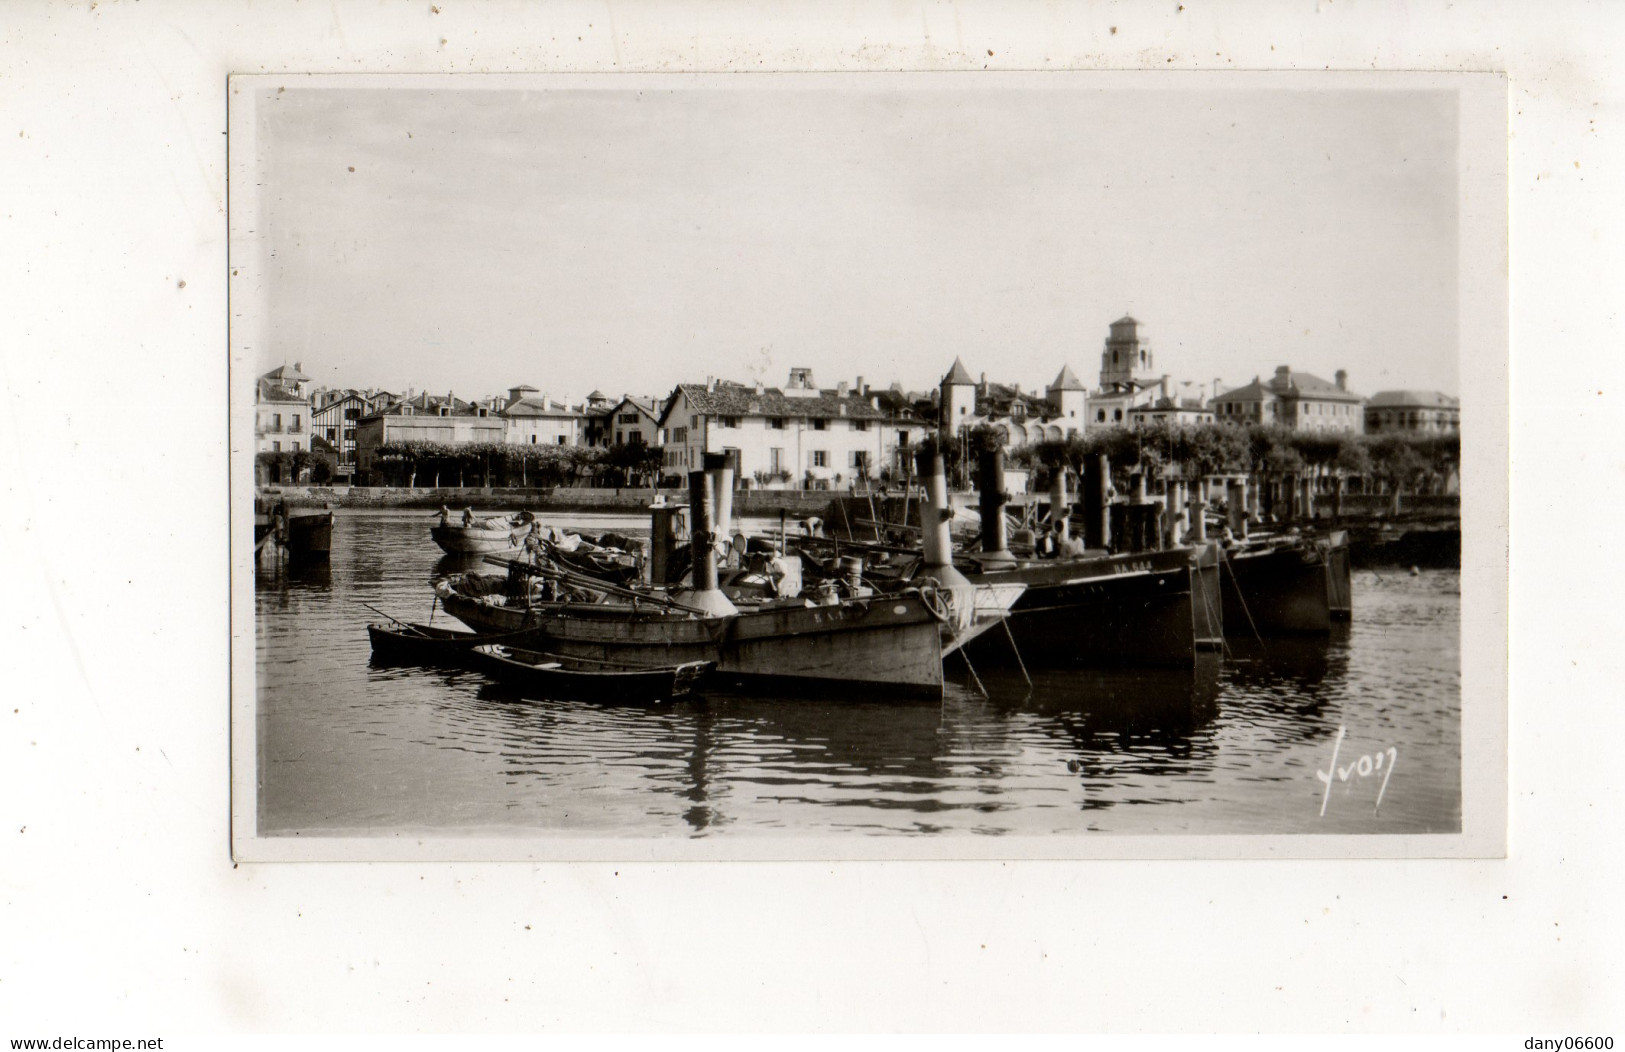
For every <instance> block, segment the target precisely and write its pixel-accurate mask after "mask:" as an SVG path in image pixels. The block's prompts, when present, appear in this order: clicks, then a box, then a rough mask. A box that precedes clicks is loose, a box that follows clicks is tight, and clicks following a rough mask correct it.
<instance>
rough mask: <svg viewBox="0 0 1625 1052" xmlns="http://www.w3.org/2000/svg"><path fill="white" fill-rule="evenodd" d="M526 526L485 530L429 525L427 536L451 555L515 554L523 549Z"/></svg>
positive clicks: (471, 527)
mask: <svg viewBox="0 0 1625 1052" xmlns="http://www.w3.org/2000/svg"><path fill="white" fill-rule="evenodd" d="M529 530H530V527H529V526H528V525H527V526H516V527H514V528H513V529H511V530H486V529H480V528H478V527H473V526H431V527H429V536H430V537H432V538H434V542H435V543H436V544H438V545H440V548H441V550H442V551H445V552H447V553H448V554H451V555H496V554H506V555H517V554H519V553H520V552H521V551H523V543H524V538H525V534H526V533H527V532H528V531H529Z"/></svg>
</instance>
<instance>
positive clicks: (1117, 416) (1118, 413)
mask: <svg viewBox="0 0 1625 1052" xmlns="http://www.w3.org/2000/svg"><path fill="white" fill-rule="evenodd" d="M1122 419H1123V411H1122V410H1121V409H1113V410H1112V420H1113V421H1114V422H1115V421H1119V420H1122Z"/></svg>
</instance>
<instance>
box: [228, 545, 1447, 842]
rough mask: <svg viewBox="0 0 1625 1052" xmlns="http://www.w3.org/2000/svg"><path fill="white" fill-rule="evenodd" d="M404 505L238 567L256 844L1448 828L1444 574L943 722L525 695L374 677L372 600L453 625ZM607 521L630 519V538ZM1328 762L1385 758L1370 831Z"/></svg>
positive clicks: (1366, 798)
mask: <svg viewBox="0 0 1625 1052" xmlns="http://www.w3.org/2000/svg"><path fill="white" fill-rule="evenodd" d="M418 519H419V516H416V515H414V514H412V513H401V514H399V515H388V514H378V513H373V514H343V513H341V514H340V515H339V517H338V521H337V524H336V527H335V535H334V552H333V556H332V560H331V563H330V564H329V565H327V566H320V567H309V568H296V569H285V570H280V571H262V572H260V573H258V574H257V575H256V580H255V584H256V613H257V616H256V624H255V632H256V640H257V664H256V667H257V672H258V677H259V709H258V714H257V717H258V718H257V727H258V733H259V750H258V752H259V755H258V762H259V787H260V790H259V791H260V796H259V821H260V830H261V832H262V833H265V834H271V835H276V834H293V833H299V834H303V835H313V834H324V833H346V834H363V835H365V834H387V833H392V832H396V831H401V830H410V831H432V832H435V833H439V834H443V835H455V834H459V833H480V834H491V833H493V832H497V833H503V832H506V833H511V834H516V835H519V834H524V835H531V834H547V835H569V834H582V835H594V836H605V835H609V836H741V835H780V836H782V835H794V836H803V835H818V834H839V833H870V834H882V835H898V834H911V833H958V834H963V833H983V834H991V835H1000V834H1022V835H1031V834H1044V833H1057V834H1065V835H1085V834H1088V833H1091V832H1130V833H1162V832H1190V833H1234V832H1258V833H1269V832H1384V833H1391V832H1445V831H1453V830H1456V829H1459V828H1460V785H1459V783H1460V735H1459V713H1460V706H1459V678H1460V677H1459V656H1460V652H1459V646H1458V643H1457V638H1458V624H1459V606H1460V599H1459V586H1458V581H1457V575H1456V574H1454V573H1445V572H1438V573H1428V574H1423V575H1421V576H1420V577H1397V576H1394V575H1391V574H1390V575H1384V576H1381V577H1379V576H1377V575H1375V574H1371V573H1364V572H1362V573H1356V575H1355V604H1356V621H1355V623H1354V624H1353V625H1352V626H1345V627H1341V628H1339V630H1338V631H1336V632H1334V633H1333V635H1331V636H1330V637H1329V638H1328V637H1303V638H1291V639H1273V638H1271V639H1265V640H1263V641H1257V640H1252V639H1247V640H1238V639H1232V640H1231V641H1230V649H1229V652H1228V653H1227V654H1225V655H1223V656H1222V657H1221V656H1219V655H1210V656H1204V659H1203V660H1202V661H1201V662H1200V663H1199V665H1198V667H1197V668H1195V669H1194V670H1189V671H1181V670H1168V669H1155V670H1110V671H1105V670H1102V671H1081V672H1080V671H1077V670H1066V671H1046V670H1041V669H1033V670H1031V674H1032V683H1031V685H1030V686H1029V685H1028V684H1027V683H1026V682H1025V681H1024V680H1023V678H1022V676H1021V674H1020V672H1019V671H1013V670H993V669H977V670H976V671H977V673H978V674H979V676H980V680H981V683H982V684H983V685H984V686H985V688H986V691H987V693H986V695H985V696H984V695H983V694H982V693H981V692H979V691H977V690H976V689H975V687H974V680H973V678H972V676H971V675H970V674H969V672H968V670H967V669H966V668H965V666H964V665H963V664H962V663H960V661H959V660H958V659H950V660H949V663H948V678H949V685H948V689H947V692H946V696H945V698H944V699H943V701H942V702H941V703H937V702H929V703H919V702H896V701H889V700H877V699H865V698H861V697H856V698H847V699H839V700H834V701H832V700H830V699H828V698H817V699H813V698H797V697H790V696H786V697H776V696H775V697H748V696H733V695H724V696H713V697H708V698H705V699H696V700H690V701H685V702H680V703H675V704H667V705H663V706H660V707H657V708H654V709H648V708H636V707H635V708H626V707H619V706H604V705H595V704H592V703H586V702H568V701H559V702H552V701H536V700H528V699H526V698H525V697H523V696H521V695H520V694H517V693H515V692H514V691H513V690H511V689H510V688H508V687H506V686H503V685H500V684H498V683H495V682H492V681H490V680H487V679H486V678H485V677H484V676H483V675H481V674H479V673H478V672H474V671H471V670H467V669H461V668H419V667H387V666H383V665H376V664H374V663H373V662H371V661H370V660H369V657H370V651H369V645H368V641H367V635H366V631H365V625H366V623H367V622H368V621H376V620H381V618H379V617H378V616H377V615H375V614H373V613H371V612H370V610H369V609H368V607H369V606H372V607H377V608H378V609H380V610H383V611H386V612H387V613H389V614H391V615H393V616H396V617H400V618H403V619H407V620H419V621H422V620H428V619H430V618H431V616H432V617H433V618H434V619H435V621H436V623H439V622H440V621H442V620H444V619H445V616H444V615H443V614H440V613H438V612H436V611H435V610H434V609H433V607H432V595H431V593H430V591H429V589H428V587H427V585H428V582H429V581H430V579H431V578H432V577H433V576H434V575H436V574H440V573H447V572H456V571H458V570H465V569H473V568H477V567H478V566H479V563H478V561H477V560H474V561H470V560H466V559H457V560H453V559H450V558H449V557H447V558H442V557H441V554H440V552H439V550H438V549H436V548H435V547H434V546H433V544H432V543H431V542H430V541H429V538H428V530H427V527H426V526H425V525H424V523H423V522H420V521H418ZM622 528H623V529H625V526H624V525H623V526H622ZM1340 726H1342V727H1346V728H1347V736H1346V738H1345V739H1344V741H1343V743H1342V745H1341V748H1342V750H1343V756H1344V757H1345V758H1347V757H1355V756H1358V755H1360V754H1361V753H1366V752H1373V751H1377V750H1379V749H1382V748H1387V747H1389V746H1392V747H1394V748H1395V749H1396V750H1397V752H1398V755H1399V760H1398V763H1397V764H1395V766H1394V773H1393V777H1392V780H1391V784H1390V785H1389V786H1388V788H1387V790H1386V795H1385V796H1384V797H1383V801H1382V807H1381V811H1380V813H1373V808H1374V804H1375V796H1376V789H1375V787H1374V786H1373V785H1372V784H1370V783H1369V782H1365V783H1361V782H1359V780H1357V779H1355V780H1351V781H1350V782H1348V783H1342V782H1337V783H1334V786H1333V788H1332V791H1331V793H1330V795H1329V796H1328V797H1326V799H1325V803H1326V805H1327V806H1326V814H1325V816H1324V817H1322V816H1321V815H1320V807H1321V804H1322V796H1323V794H1324V793H1325V792H1326V787H1325V785H1324V784H1323V783H1322V782H1321V781H1320V780H1318V779H1317V778H1316V776H1315V771H1316V770H1317V769H1320V770H1324V769H1326V767H1327V766H1328V765H1329V764H1330V762H1331V757H1332V750H1333V747H1334V742H1335V739H1336V735H1337V731H1338V728H1339V727H1340Z"/></svg>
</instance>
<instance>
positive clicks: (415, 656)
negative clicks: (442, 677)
mask: <svg viewBox="0 0 1625 1052" xmlns="http://www.w3.org/2000/svg"><path fill="white" fill-rule="evenodd" d="M367 636H368V638H369V639H370V640H371V641H372V653H373V656H374V657H376V658H378V659H380V660H385V661H394V662H404V663H408V664H414V665H430V664H448V663H450V664H455V663H458V662H461V661H464V660H466V659H467V658H468V655H469V653H470V652H471V651H472V650H473V649H474V648H475V647H476V646H480V645H482V644H498V643H504V642H517V641H519V640H520V639H522V638H523V636H524V634H523V633H501V634H494V635H487V634H481V633H478V632H465V631H463V630H462V629H457V628H437V627H435V626H434V625H421V624H407V623H406V622H402V621H393V622H391V623H390V624H370V625H368V626H367Z"/></svg>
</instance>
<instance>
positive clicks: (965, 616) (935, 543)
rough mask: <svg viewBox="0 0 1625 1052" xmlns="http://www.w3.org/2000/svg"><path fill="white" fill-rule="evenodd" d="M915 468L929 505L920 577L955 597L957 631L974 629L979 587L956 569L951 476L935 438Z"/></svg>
mask: <svg viewBox="0 0 1625 1052" xmlns="http://www.w3.org/2000/svg"><path fill="white" fill-rule="evenodd" d="M915 464H916V466H917V467H918V469H919V475H920V479H921V481H923V482H924V483H925V503H924V504H922V505H920V542H921V546H922V549H923V551H924V556H925V557H924V559H923V560H922V561H921V563H920V572H919V575H918V576H919V577H931V578H935V579H936V581H937V584H938V585H939V586H940V587H941V589H942V590H944V591H946V592H947V593H948V594H949V595H951V596H952V597H953V613H954V623H955V627H956V630H958V631H963V630H964V629H965V628H968V627H969V625H970V619H971V615H972V613H974V610H975V606H976V586H975V585H973V584H971V583H970V581H969V580H968V579H966V577H965V575H964V574H962V573H960V572H959V571H958V570H957V569H955V568H954V561H953V560H954V549H953V541H952V540H951V539H950V538H949V536H948V520H949V519H951V518H953V511H952V510H951V509H950V508H949V507H948V475H947V472H946V471H945V470H944V468H943V463H942V450H941V448H940V447H939V446H938V445H937V442H936V439H935V438H928V439H926V441H925V442H924V444H922V445H921V446H920V447H919V449H918V451H916V453H915Z"/></svg>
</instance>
